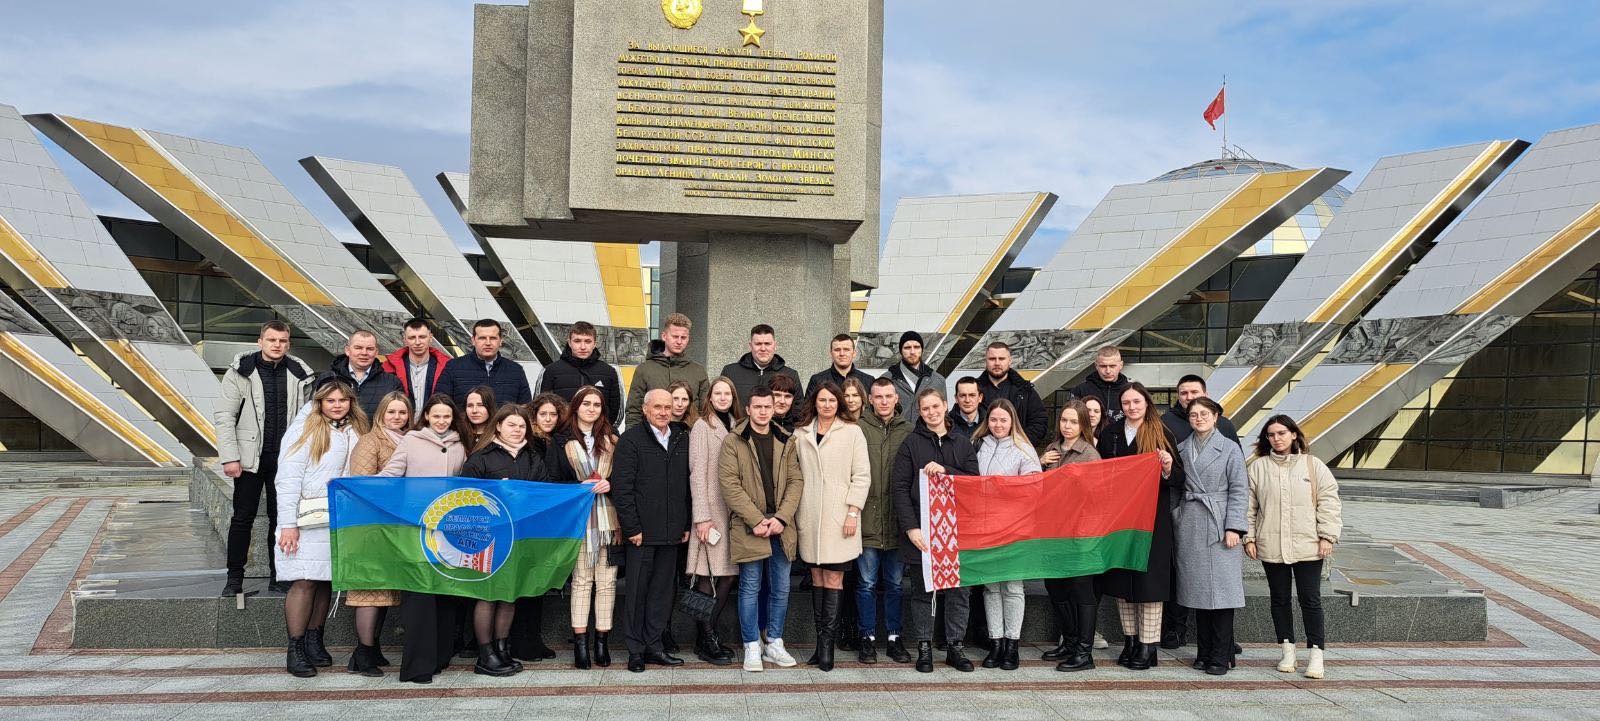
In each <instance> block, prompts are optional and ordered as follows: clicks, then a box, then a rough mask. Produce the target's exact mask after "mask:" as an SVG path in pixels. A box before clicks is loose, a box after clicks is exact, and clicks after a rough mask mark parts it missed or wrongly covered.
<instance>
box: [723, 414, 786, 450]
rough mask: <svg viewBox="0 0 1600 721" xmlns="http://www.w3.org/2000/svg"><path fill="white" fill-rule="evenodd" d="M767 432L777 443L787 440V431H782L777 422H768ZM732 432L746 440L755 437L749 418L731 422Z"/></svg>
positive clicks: (781, 443)
mask: <svg viewBox="0 0 1600 721" xmlns="http://www.w3.org/2000/svg"><path fill="white" fill-rule="evenodd" d="M767 432H768V433H770V434H771V435H772V437H773V439H774V440H776V441H777V442H778V445H783V444H785V443H788V442H789V433H788V432H786V431H784V430H783V428H782V427H781V426H779V425H778V424H777V423H768V424H767ZM733 434H734V435H736V436H739V437H740V438H743V439H745V440H746V441H753V440H755V437H756V432H755V430H754V429H752V428H751V427H750V419H749V418H746V419H744V420H742V421H739V422H738V423H735V424H733Z"/></svg>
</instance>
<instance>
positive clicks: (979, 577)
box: [922, 453, 1161, 589]
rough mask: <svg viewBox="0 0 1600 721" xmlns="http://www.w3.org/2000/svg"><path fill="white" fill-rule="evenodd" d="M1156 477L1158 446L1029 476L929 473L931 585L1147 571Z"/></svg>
mask: <svg viewBox="0 0 1600 721" xmlns="http://www.w3.org/2000/svg"><path fill="white" fill-rule="evenodd" d="M1160 477H1161V461H1160V460H1159V459H1158V458H1157V457H1156V455H1155V454H1154V453H1146V454H1142V455H1137V456H1126V457H1123V458H1113V459H1110V460H1105V461H1095V462H1093V463H1077V464H1073V465H1070V466H1062V467H1060V468H1057V469H1054V470H1050V471H1045V472H1044V473H1035V474H1032V475H1027V476H924V478H923V480H922V499H923V504H922V507H923V514H924V515H923V518H922V528H923V529H924V535H925V537H926V539H927V541H926V542H927V544H928V553H925V554H923V556H922V573H923V581H924V583H926V584H927V585H926V586H925V588H935V589H943V588H956V587H958V586H979V585H982V584H985V583H998V582H1000V581H1026V580H1035V579H1042V578H1070V577H1073V576H1087V575H1092V574H1096V573H1103V572H1105V571H1107V570H1109V569H1113V568H1126V569H1131V570H1135V571H1143V570H1145V567H1146V566H1147V565H1148V564H1149V562H1150V538H1151V532H1152V529H1153V527H1154V524H1155V517H1156V494H1157V491H1158V490H1159V489H1158V484H1159V482H1160Z"/></svg>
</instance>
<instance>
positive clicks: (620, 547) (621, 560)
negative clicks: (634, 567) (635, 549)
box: [606, 543, 628, 570]
mask: <svg viewBox="0 0 1600 721" xmlns="http://www.w3.org/2000/svg"><path fill="white" fill-rule="evenodd" d="M606 562H607V563H609V564H611V565H612V566H616V567H617V568H618V569H619V570H620V569H621V568H623V567H624V566H627V565H628V546H627V545H626V544H622V543H612V544H608V545H607V546H606Z"/></svg>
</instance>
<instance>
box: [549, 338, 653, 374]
mask: <svg viewBox="0 0 1600 721" xmlns="http://www.w3.org/2000/svg"><path fill="white" fill-rule="evenodd" d="M651 342H652V343H655V342H659V341H651ZM662 347H663V348H665V346H664V345H663V346H662ZM561 360H564V361H566V362H567V364H568V365H571V366H572V367H574V368H588V367H589V366H592V365H594V364H595V363H597V362H599V360H600V348H599V346H596V347H595V349H594V350H593V351H590V352H589V357H588V358H579V357H577V356H575V355H573V354H572V346H570V345H564V346H561Z"/></svg>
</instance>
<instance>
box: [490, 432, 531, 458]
mask: <svg viewBox="0 0 1600 721" xmlns="http://www.w3.org/2000/svg"><path fill="white" fill-rule="evenodd" d="M494 442H495V444H496V445H498V446H500V447H501V448H504V449H506V453H509V454H511V457H512V458H516V457H517V454H518V453H521V452H522V449H523V448H524V447H526V446H527V445H528V440H527V438H523V440H522V442H521V443H518V444H516V445H512V444H511V443H510V442H508V441H506V440H505V439H504V438H501V437H500V435H499V434H496V435H495V437H494Z"/></svg>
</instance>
